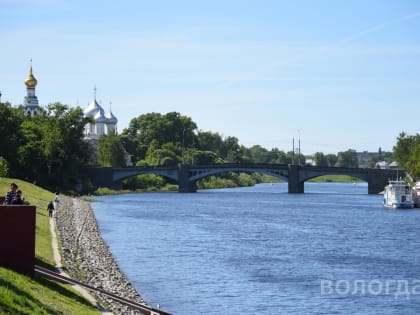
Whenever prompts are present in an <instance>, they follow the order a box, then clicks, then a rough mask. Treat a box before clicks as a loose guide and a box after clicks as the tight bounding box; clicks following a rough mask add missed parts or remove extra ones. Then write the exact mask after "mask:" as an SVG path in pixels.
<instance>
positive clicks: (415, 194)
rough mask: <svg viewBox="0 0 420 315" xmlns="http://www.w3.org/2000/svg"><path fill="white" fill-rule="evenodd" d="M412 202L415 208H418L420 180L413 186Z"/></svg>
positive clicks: (419, 204)
mask: <svg viewBox="0 0 420 315" xmlns="http://www.w3.org/2000/svg"><path fill="white" fill-rule="evenodd" d="M413 203H414V207H415V208H420V182H417V183H416V186H414V188H413Z"/></svg>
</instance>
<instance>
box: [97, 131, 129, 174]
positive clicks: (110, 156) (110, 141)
mask: <svg viewBox="0 0 420 315" xmlns="http://www.w3.org/2000/svg"><path fill="white" fill-rule="evenodd" d="M98 162H99V164H100V165H102V166H111V167H123V166H125V151H124V147H123V144H122V142H121V139H120V137H119V136H118V135H116V134H111V135H104V136H102V137H100V138H99V141H98Z"/></svg>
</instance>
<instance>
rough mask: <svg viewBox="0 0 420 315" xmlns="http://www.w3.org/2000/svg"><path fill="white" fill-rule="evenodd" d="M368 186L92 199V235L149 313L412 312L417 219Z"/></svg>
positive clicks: (416, 308) (418, 270) (418, 291)
mask: <svg viewBox="0 0 420 315" xmlns="http://www.w3.org/2000/svg"><path fill="white" fill-rule="evenodd" d="M382 198H383V197H382V196H380V195H368V194H367V185H366V184H359V183H358V184H351V183H350V184H346V183H305V194H288V193H287V183H275V184H260V185H257V186H255V187H246V188H233V189H216V190H206V191H199V192H197V193H195V194H180V193H176V192H173V193H141V194H127V195H117V196H103V197H98V201H100V202H95V203H93V204H92V207H93V209H94V212H95V215H96V218H97V221H98V225H99V228H100V231H101V235H102V237H103V238H104V240H105V241H106V242H107V244H108V245H109V247H110V249H111V252H112V253H113V255H114V257H115V258H116V261H117V262H118V264H119V266H120V267H121V269H122V271H123V272H124V273H125V274H126V275H127V277H128V278H129V280H130V281H131V283H132V284H133V285H134V287H135V288H136V289H137V291H138V292H139V293H140V294H141V295H142V296H143V298H144V299H145V300H146V301H148V302H149V304H151V305H153V306H156V304H158V303H159V304H160V305H161V308H162V309H164V310H166V311H169V312H172V313H174V314H178V315H181V314H182V315H184V314H186V315H190V314H191V315H194V314H247V315H248V314H249V315H251V314H259V315H266V314H267V315H268V314H404V315H406V314H420V232H419V231H420V210H386V209H384V208H383V206H382V204H383V201H382Z"/></svg>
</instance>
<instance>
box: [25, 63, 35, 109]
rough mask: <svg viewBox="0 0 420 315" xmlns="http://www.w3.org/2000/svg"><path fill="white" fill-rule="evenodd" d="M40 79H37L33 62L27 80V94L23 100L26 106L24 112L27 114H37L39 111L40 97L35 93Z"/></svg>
mask: <svg viewBox="0 0 420 315" xmlns="http://www.w3.org/2000/svg"><path fill="white" fill-rule="evenodd" d="M37 84H38V81H37V80H36V79H35V77H34V75H33V73H32V64H31V68H30V70H29V75H28V77H27V78H26V80H25V85H26V96H25V98H24V100H23V106H24V107H25V109H24V111H25V112H24V113H25V115H26V116H36V115H38V113H39V104H38V98H37V97H36V94H35V87H36V85H37Z"/></svg>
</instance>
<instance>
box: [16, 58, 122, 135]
mask: <svg viewBox="0 0 420 315" xmlns="http://www.w3.org/2000/svg"><path fill="white" fill-rule="evenodd" d="M37 84H38V81H37V80H36V79H35V76H34V75H33V73H32V64H31V68H30V70H29V75H28V76H27V78H26V80H25V85H26V96H25V98H24V100H23V105H24V112H25V115H26V116H36V115H38V114H39V103H38V98H37V96H36V94H35V88H36V86H37ZM83 114H84V116H85V117H91V118H92V122H91V123H88V124H86V126H85V131H84V134H85V139H86V140H97V139H99V138H100V137H101V136H103V135H110V134H115V133H117V123H118V119H117V118H116V117H115V116H114V114H113V113H112V111H111V108H109V112H107V113H105V111H104V109H103V108H102V106H101V105H99V103H98V102H97V101H96V87H95V89H94V98H93V101H92V102H91V103H90V104H89V105H88V106H87V107H86V108H85V109H84V110H83Z"/></svg>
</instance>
